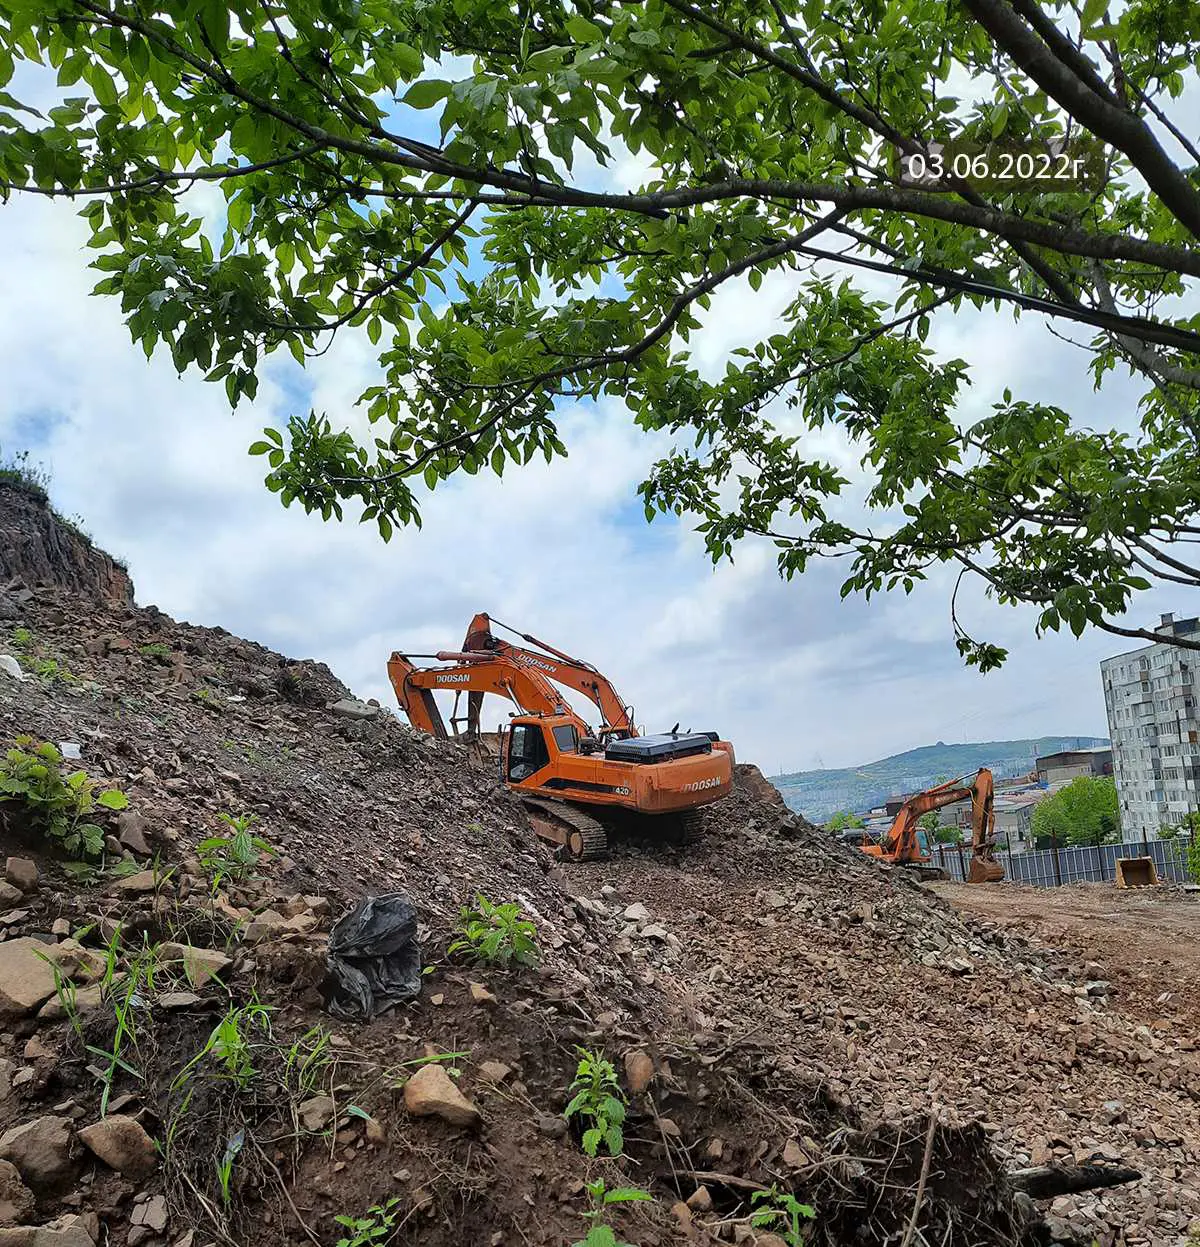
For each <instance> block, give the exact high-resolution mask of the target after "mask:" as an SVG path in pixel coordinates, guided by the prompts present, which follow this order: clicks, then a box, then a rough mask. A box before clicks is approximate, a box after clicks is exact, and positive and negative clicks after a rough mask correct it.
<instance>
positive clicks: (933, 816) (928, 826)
mask: <svg viewBox="0 0 1200 1247" xmlns="http://www.w3.org/2000/svg"><path fill="white" fill-rule="evenodd" d="M917 825H918V826H919V827H920V828H921V829H922V830H923V831H927V832H928V833H929V834H930V835H931V836H936V835H937V832H938V828H939V827H940V826H941V822H940V820H939V819H938V815H937V811H936V810H930V811H929V813H928V814H922V815H921V817H920V818H919V819H917Z"/></svg>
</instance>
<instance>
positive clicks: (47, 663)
mask: <svg viewBox="0 0 1200 1247" xmlns="http://www.w3.org/2000/svg"><path fill="white" fill-rule="evenodd" d="M33 674H34V675H35V676H37V678H38V679H39V680H41V682H42V683H43V684H74V683H75V676H74V675H72V674H71V672H69V671H68V670H67V669H66V667H63V666H60V665H59V662H58V660H57V659H55V658H39V659H37V660H36V661H35V662H34V664H33Z"/></svg>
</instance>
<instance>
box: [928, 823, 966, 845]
mask: <svg viewBox="0 0 1200 1247" xmlns="http://www.w3.org/2000/svg"><path fill="white" fill-rule="evenodd" d="M933 838H934V839H935V840H936V841H937V842H938V844H960V843H961V842H962V838H963V835H962V828H961V827H939V828H938V829H937V830H936V831H935V832H934V833H933Z"/></svg>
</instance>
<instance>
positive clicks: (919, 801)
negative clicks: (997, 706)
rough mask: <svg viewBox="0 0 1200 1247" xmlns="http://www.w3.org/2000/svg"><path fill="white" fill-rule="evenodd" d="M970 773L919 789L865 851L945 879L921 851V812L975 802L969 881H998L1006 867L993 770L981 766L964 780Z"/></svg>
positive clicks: (926, 875) (917, 871)
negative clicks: (999, 849) (999, 855)
mask: <svg viewBox="0 0 1200 1247" xmlns="http://www.w3.org/2000/svg"><path fill="white" fill-rule="evenodd" d="M966 778H967V776H965V775H964V776H960V777H959V778H958V779H952V780H950V782H949V783H946V784H940V785H939V786H938V787H937V788H930V789H929V790H928V791H927V792H919V793H917V795H916V796H915V797H909V799H908V800H907V801H906V802H905V803H904V804H903V805H902V806H901V807H900V809H899V810H898V811H897V812H896V818H895V820H894V821H893V823H892V825H891V827H890V828H889V829H888V830H887V832H886V833H885V834H884V836H883V838H882V839H881V840H880V841H879V843H878V844H867V843H864V844H863V846H862V851H863V852H864V853H866V854H868V855H869V856H870V857H877V858H879V859H880V860H882V861H885V862H890V863H891V864H892V865H894V866H904V867H906V868H908V869H909V870H912V871H915V872H916V873H917V874H919V875H920V876H921V878H922V879H945V878H946V877H947V875H946V872H945V871H944V870H942V869H941V868H940V867H937V866H934V865H933V864H932V861H931V858H930V857H929V856H928V854H926V853H923V852H922V851H921V842H920V839H919V838H918V836H917V829H918V824H919V822H920V819H921V815H923V814H928V813H929V812H930V810H940V809H941V808H942V807H943V806H946V805H953V804H954V803H955V802H956V801H966V800H968V799H969V800H970V802H971V865H970V868H969V870H968V872H967V882H968V883H996V882H998V881H999V880H1001V879H1003V878H1004V867H1003V866H1001V865H1000V863H999V862H998V861H996V839H995V836H994V835H993V834H992V833H993V830H994V828H995V825H996V812H995V810H994V809H993V799H994V796H995V788H994V784H993V781H992V773H991V771H989V770H988V769H987V767H980V769H979V773H978V774H977V775H976V776H975V778H974V780H973V781H972V782H971V783H970V784H969V785H964V783H963V781H964V780H965V779H966Z"/></svg>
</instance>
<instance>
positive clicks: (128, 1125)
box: [79, 1113, 158, 1178]
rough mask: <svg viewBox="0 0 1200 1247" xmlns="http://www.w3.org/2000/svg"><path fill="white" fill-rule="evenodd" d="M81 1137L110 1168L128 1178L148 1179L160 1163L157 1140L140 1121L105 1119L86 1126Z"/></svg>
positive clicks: (116, 1116) (117, 1117)
mask: <svg viewBox="0 0 1200 1247" xmlns="http://www.w3.org/2000/svg"><path fill="white" fill-rule="evenodd" d="M79 1137H80V1139H81V1140H82V1141H83V1144H84V1146H85V1147H86V1148H87V1149H88V1150H89V1151H90V1152H92V1153H93V1154H95V1155H96V1156H98V1157H99V1158H100V1159H101V1160H102V1161H103V1162H104V1163H105V1164H106V1165H107V1166H108V1167H109V1168H110V1169H115V1170H116V1171H117V1172H118V1173H123V1174H125V1176H126V1177H129V1178H147V1177H149V1176H150V1174H152V1173H153V1172H154V1169H155V1166H156V1165H157V1163H158V1156H157V1153H156V1152H155V1150H154V1140H153V1139H151V1138H150V1136H149V1135H148V1134H147V1133H146V1131H145V1129H144V1128H143V1127H142V1124H141V1123H140V1122H137V1121H135V1120H134V1119H133V1118H132V1117H126V1116H124V1115H123V1114H121V1113H114V1114H111V1115H110V1116H108V1117H103V1118H101V1119H100V1120H99V1121H98V1122H96V1123H95V1124H94V1125H91V1126H87V1127H85V1128H84V1129H83V1130H81V1131H80V1132H79Z"/></svg>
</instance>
